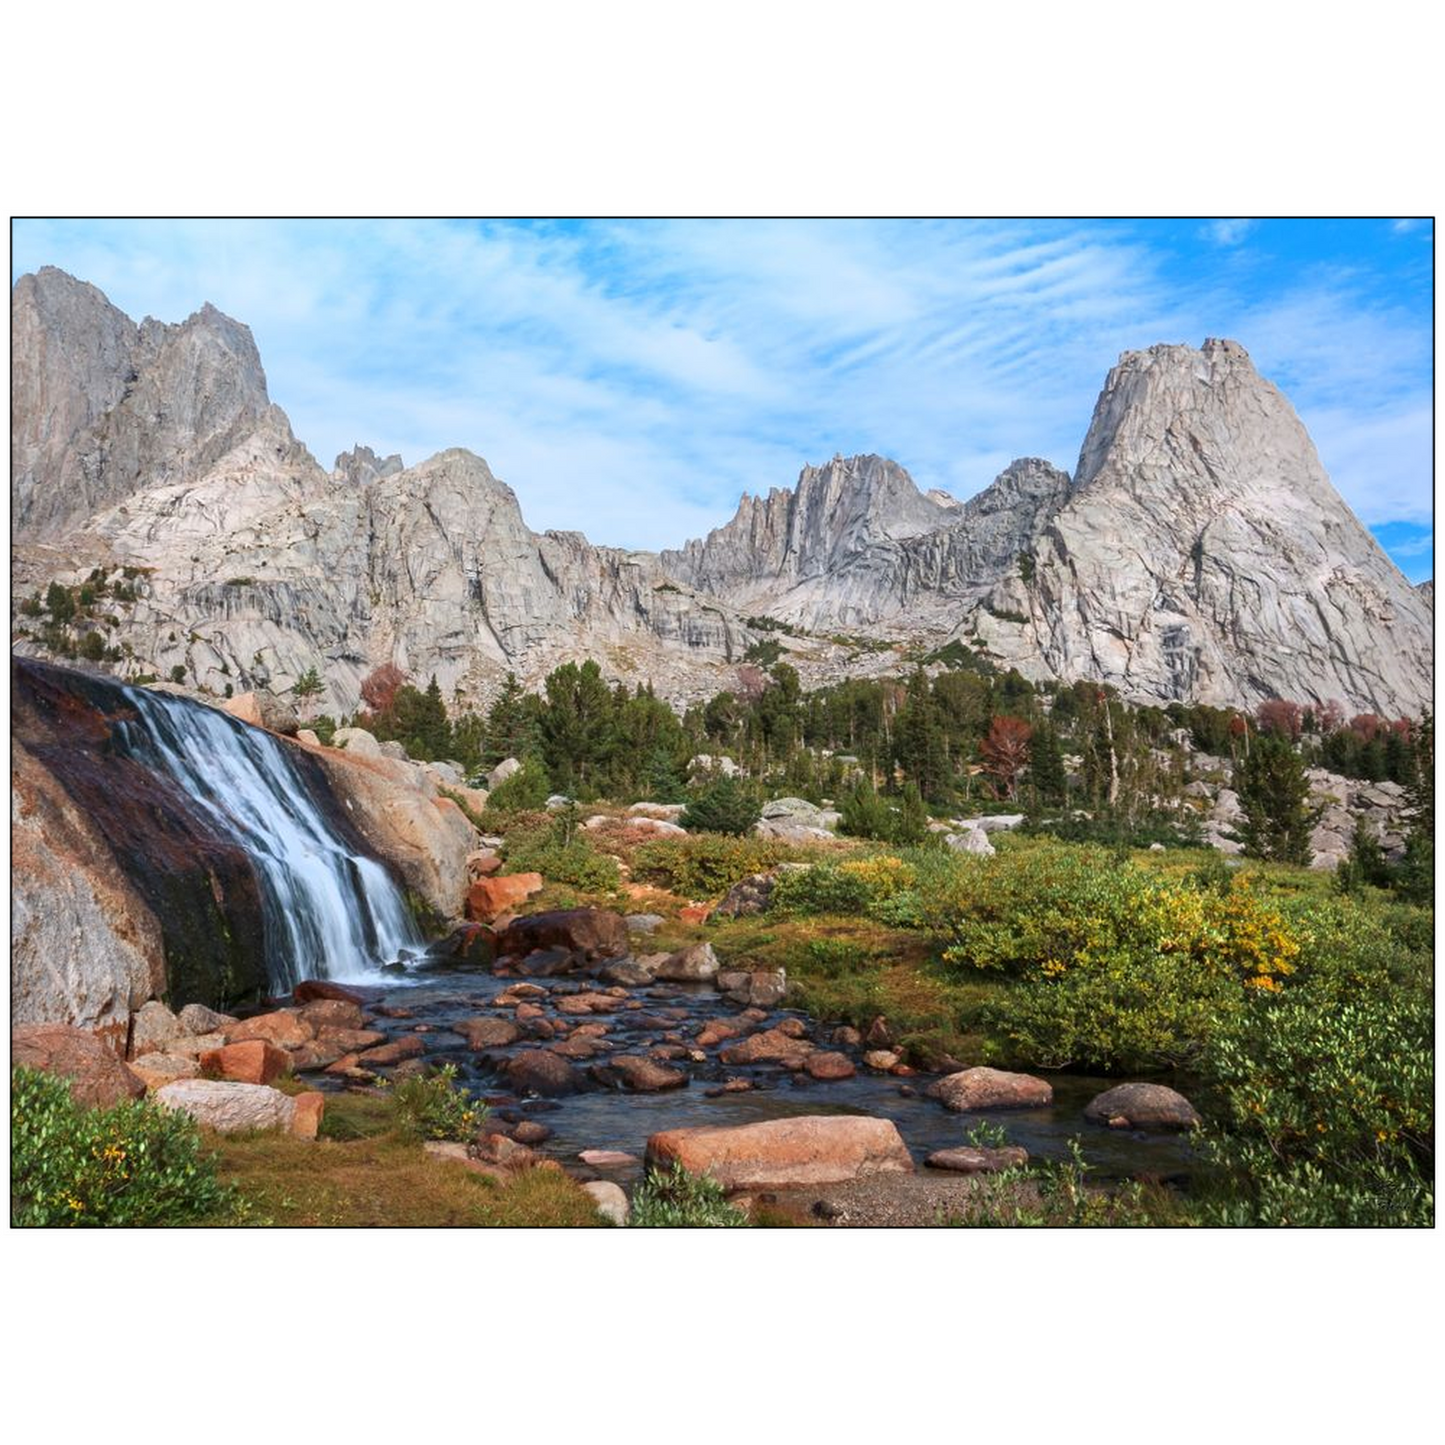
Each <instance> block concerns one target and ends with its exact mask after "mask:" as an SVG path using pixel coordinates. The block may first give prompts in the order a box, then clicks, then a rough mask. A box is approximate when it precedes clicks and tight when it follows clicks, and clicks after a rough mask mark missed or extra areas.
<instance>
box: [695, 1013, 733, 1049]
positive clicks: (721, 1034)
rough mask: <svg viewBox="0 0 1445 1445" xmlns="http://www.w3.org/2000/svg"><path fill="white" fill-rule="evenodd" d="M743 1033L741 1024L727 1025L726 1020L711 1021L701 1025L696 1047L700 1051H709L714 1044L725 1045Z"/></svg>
mask: <svg viewBox="0 0 1445 1445" xmlns="http://www.w3.org/2000/svg"><path fill="white" fill-rule="evenodd" d="M743 1032H744V1029H743V1027H742V1025H741V1024H732V1023H728V1022H727V1020H726V1019H713V1020H712V1021H711V1022H710V1023H706V1024H704V1025H703V1027H702V1030H701V1032H700V1033H699V1034H698V1036H697V1046H698V1048H700V1049H710V1048H712V1047H713V1045H714V1044H722V1043H726V1042H727V1041H728V1040H729V1039H735V1038H737V1037H738V1035H739V1034H741V1033H743Z"/></svg>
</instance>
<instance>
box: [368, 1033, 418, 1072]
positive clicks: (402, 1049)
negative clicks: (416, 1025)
mask: <svg viewBox="0 0 1445 1445" xmlns="http://www.w3.org/2000/svg"><path fill="white" fill-rule="evenodd" d="M425 1052H426V1046H425V1045H424V1044H423V1043H422V1041H421V1040H420V1039H419V1038H418V1037H417V1036H416V1035H415V1034H403V1035H402V1036H401V1037H400V1038H398V1039H393V1040H392V1041H391V1042H390V1043H389V1044H380V1045H378V1046H377V1047H376V1048H374V1049H366V1050H364V1051H363V1052H362V1053H360V1054H359V1055H358V1056H357V1062H358V1063H359V1064H360V1065H361V1066H362V1068H366V1069H379V1068H384V1067H386V1066H387V1065H389V1064H399V1063H401V1062H402V1060H403V1059H418V1058H420V1057H421V1056H422V1054H424V1053H425Z"/></svg>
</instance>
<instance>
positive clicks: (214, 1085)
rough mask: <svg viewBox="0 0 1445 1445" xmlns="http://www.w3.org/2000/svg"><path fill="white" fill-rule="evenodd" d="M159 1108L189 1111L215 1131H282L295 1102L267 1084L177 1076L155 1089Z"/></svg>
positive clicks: (188, 1112) (289, 1120) (287, 1123)
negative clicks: (173, 1080) (171, 1082)
mask: <svg viewBox="0 0 1445 1445" xmlns="http://www.w3.org/2000/svg"><path fill="white" fill-rule="evenodd" d="M155 1101H156V1103H158V1104H159V1105H161V1107H162V1108H166V1109H175V1110H177V1111H178V1112H180V1113H183V1114H189V1115H190V1117H191V1118H192V1119H194V1120H195V1121H196V1122H197V1123H198V1124H201V1125H203V1126H204V1127H205V1128H207V1129H214V1130H215V1131H216V1132H217V1133H218V1134H238V1133H244V1132H249V1131H250V1130H253V1129H256V1130H268V1131H271V1130H274V1131H279V1132H281V1133H285V1132H286V1131H288V1130H289V1129H290V1128H291V1122H292V1119H293V1118H294V1116H295V1113H296V1104H295V1101H294V1100H293V1099H292V1098H291V1097H290V1096H289V1095H287V1094H283V1093H282V1092H281V1091H280V1090H279V1089H273V1088H271V1086H270V1085H269V1084H240V1083H232V1082H229V1081H223V1080H220V1079H177V1080H176V1081H175V1082H174V1083H173V1084H167V1085H166V1086H165V1087H164V1088H162V1089H157V1090H156V1093H155Z"/></svg>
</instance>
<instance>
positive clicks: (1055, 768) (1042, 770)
mask: <svg viewBox="0 0 1445 1445" xmlns="http://www.w3.org/2000/svg"><path fill="white" fill-rule="evenodd" d="M1029 782H1030V783H1031V784H1032V786H1033V790H1034V797H1035V799H1036V800H1037V801H1038V802H1039V803H1043V804H1048V805H1057V804H1059V803H1062V802H1064V801H1065V798H1066V795H1067V792H1068V786H1069V780H1068V775H1067V774H1066V773H1065V771H1064V754H1063V749H1062V748H1060V746H1059V734H1058V731H1057V729H1055V728H1054V727H1053V726H1052V725H1051V724H1049V723H1042V724H1040V725H1039V726H1038V727H1037V728H1035V729H1034V735H1033V738H1032V740H1031V743H1030V749H1029Z"/></svg>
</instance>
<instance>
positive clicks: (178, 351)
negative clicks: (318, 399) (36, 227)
mask: <svg viewBox="0 0 1445 1445" xmlns="http://www.w3.org/2000/svg"><path fill="white" fill-rule="evenodd" d="M10 328H11V330H10V335H11V354H12V356H13V357H14V358H15V375H14V383H13V387H14V389H13V392H12V414H13V418H14V430H13V433H12V440H11V500H12V504H13V511H14V524H15V528H16V532H17V534H19V535H22V536H33V537H42V536H56V535H59V534H60V533H62V532H63V531H64V530H65V528H66V526H67V524H69V523H71V522H74V521H76V520H79V519H81V518H84V517H86V516H89V515H90V514H91V513H93V512H95V511H98V510H100V509H101V508H104V507H106V506H108V505H110V504H112V503H115V502H119V501H121V500H123V499H124V498H126V497H128V496H130V495H131V494H132V493H134V492H136V491H137V490H139V489H141V488H143V487H150V486H154V485H157V484H164V483H166V482H170V481H181V480H184V479H186V478H188V477H191V476H195V475H198V474H199V473H201V472H202V471H204V470H205V469H206V468H207V467H208V466H209V465H211V463H213V462H214V461H216V460H217V459H218V458H219V457H221V456H222V455H224V454H225V453H226V452H227V451H229V450H230V449H231V447H232V446H233V445H235V443H236V442H237V441H239V440H240V439H241V438H242V437H244V436H245V435H246V434H247V433H248V432H249V431H250V430H251V429H252V428H253V427H254V425H255V424H256V422H257V420H258V419H259V418H260V417H261V416H262V414H263V413H264V412H265V411H266V409H267V406H268V401H267V397H266V378H265V375H264V374H263V372H262V370H261V358H260V356H259V355H258V354H257V352H256V344H255V342H254V341H253V340H252V338H251V333H250V331H249V330H248V329H247V328H246V327H244V326H242V325H241V324H240V323H239V322H236V321H232V320H231V319H230V318H229V317H227V316H223V315H222V314H221V313H220V312H219V311H217V310H216V309H215V308H214V307H212V306H205V307H202V309H201V310H200V311H198V312H196V313H195V315H193V316H191V317H189V318H188V319H187V320H185V321H183V322H181V323H180V324H179V325H176V326H167V325H165V324H164V323H162V322H159V321H153V320H151V319H149V318H147V319H146V320H145V321H144V322H142V323H141V324H140V325H139V326H136V325H135V324H134V323H133V322H131V321H130V319H129V318H128V317H126V316H124V315H123V314H122V313H121V312H120V311H118V310H116V308H115V307H114V306H112V305H111V304H110V302H109V301H107V300H106V298H105V297H104V296H103V295H102V294H101V293H100V292H99V291H98V290H96V288H95V287H94V286H89V285H87V284H85V283H84V282H81V281H76V280H75V279H74V278H73V277H70V276H67V275H66V274H65V273H64V272H63V271H57V270H55V269H54V268H53V267H46V268H45V269H43V270H42V271H40V272H39V273H37V274H36V275H34V276H24V277H22V278H21V279H20V280H19V281H18V282H16V285H15V289H14V294H13V297H12V307H11V322H10Z"/></svg>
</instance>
